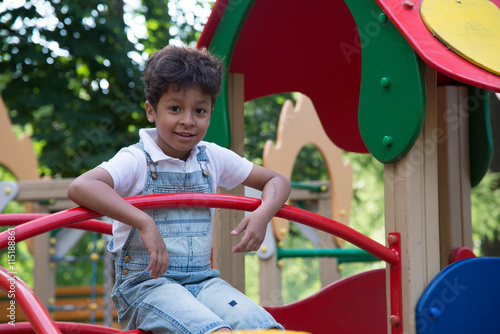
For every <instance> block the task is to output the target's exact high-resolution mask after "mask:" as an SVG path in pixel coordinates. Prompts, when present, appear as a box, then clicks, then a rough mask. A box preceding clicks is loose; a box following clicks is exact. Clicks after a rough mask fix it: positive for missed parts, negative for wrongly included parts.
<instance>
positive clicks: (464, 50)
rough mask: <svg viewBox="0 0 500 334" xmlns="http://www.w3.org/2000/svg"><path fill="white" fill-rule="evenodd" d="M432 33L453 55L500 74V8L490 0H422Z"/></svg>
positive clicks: (425, 20) (421, 9)
mask: <svg viewBox="0 0 500 334" xmlns="http://www.w3.org/2000/svg"><path fill="white" fill-rule="evenodd" d="M420 14H421V15H422V19H423V20H424V22H425V24H426V26H427V27H428V28H429V30H430V31H431V32H432V33H433V34H434V35H435V36H436V38H438V39H439V40H440V41H441V42H442V43H443V44H445V45H446V46H447V47H449V48H450V49H451V50H452V51H453V52H455V53H457V54H458V55H460V56H461V57H463V58H465V59H467V60H468V61H470V62H471V63H473V64H475V65H477V66H479V67H481V68H483V69H484V70H486V71H488V72H491V73H494V74H496V75H500V56H499V55H500V9H499V8H498V6H497V5H496V4H494V3H492V2H491V1H488V0H423V1H422V3H421V6H420Z"/></svg>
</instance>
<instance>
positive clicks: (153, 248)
mask: <svg viewBox="0 0 500 334" xmlns="http://www.w3.org/2000/svg"><path fill="white" fill-rule="evenodd" d="M139 236H140V237H141V239H142V242H143V243H144V245H145V246H146V249H147V250H148V253H149V257H150V261H149V265H148V268H147V271H148V272H149V276H151V277H154V278H155V279H157V278H159V277H160V276H161V275H163V274H165V273H166V272H167V269H168V263H169V261H170V259H169V256H168V251H167V247H166V246H165V242H164V241H163V238H162V236H161V233H160V231H159V230H158V227H157V226H156V224H154V222H153V224H147V225H146V226H145V227H144V228H142V229H139Z"/></svg>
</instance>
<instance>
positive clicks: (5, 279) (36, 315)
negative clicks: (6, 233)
mask: <svg viewBox="0 0 500 334" xmlns="http://www.w3.org/2000/svg"><path fill="white" fill-rule="evenodd" d="M13 282H14V284H15V285H14V286H15V289H11V285H12V283H13ZM0 288H1V289H2V290H3V291H5V292H6V293H7V295H9V294H11V293H13V294H14V296H12V298H11V300H15V301H16V303H19V305H20V306H21V308H22V309H23V311H24V313H25V314H26V317H28V319H29V320H30V322H31V325H32V327H33V328H34V329H35V331H36V333H38V334H55V333H61V331H60V330H59V329H58V328H57V326H56V325H55V323H54V321H53V320H52V319H51V318H50V316H49V313H48V312H47V310H46V309H45V307H43V305H42V304H41V303H40V301H39V300H38V298H37V297H36V296H35V294H34V293H33V291H32V290H31V289H30V288H29V287H28V286H27V285H26V284H25V283H24V282H23V281H22V280H21V279H20V278H19V277H16V276H14V275H13V274H12V273H10V272H9V271H8V270H6V269H5V268H3V267H1V266H0ZM9 298H10V296H9ZM16 325H17V323H16ZM12 328H15V327H14V326H13V327H12ZM9 333H12V332H11V331H9Z"/></svg>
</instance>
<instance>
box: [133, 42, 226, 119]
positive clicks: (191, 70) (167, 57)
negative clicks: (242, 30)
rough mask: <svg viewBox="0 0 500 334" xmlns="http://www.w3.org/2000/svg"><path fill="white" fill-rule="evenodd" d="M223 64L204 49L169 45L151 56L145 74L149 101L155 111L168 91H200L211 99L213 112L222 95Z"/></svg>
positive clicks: (145, 91) (144, 79) (146, 92)
mask: <svg viewBox="0 0 500 334" xmlns="http://www.w3.org/2000/svg"><path fill="white" fill-rule="evenodd" d="M222 70H223V64H222V62H221V61H220V59H218V58H217V57H215V56H214V55H212V54H211V53H209V52H208V51H207V50H206V49H205V48H201V49H195V48H190V47H184V46H174V45H168V46H166V47H165V48H163V49H161V50H158V51H156V52H155V53H153V54H152V55H151V57H150V58H149V59H148V61H147V63H146V67H145V69H144V71H143V78H142V79H143V81H144V85H145V86H146V88H145V89H144V93H145V94H146V99H147V100H148V101H149V103H151V105H152V106H153V108H154V109H155V110H156V106H157V104H158V101H159V100H160V98H161V96H162V95H163V94H164V93H166V92H168V91H169V89H173V90H174V91H178V90H181V89H187V88H194V87H196V88H198V89H200V90H201V92H202V93H203V94H206V95H209V96H211V98H212V108H213V107H214V105H215V101H216V99H217V96H218V95H219V92H220V87H221V77H222Z"/></svg>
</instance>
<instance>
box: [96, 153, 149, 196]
mask: <svg viewBox="0 0 500 334" xmlns="http://www.w3.org/2000/svg"><path fill="white" fill-rule="evenodd" d="M98 167H100V168H103V169H105V170H106V171H107V172H108V173H109V174H110V175H111V178H112V179H113V189H114V190H115V191H116V192H117V193H118V194H119V195H120V196H122V197H127V196H137V195H141V194H142V190H143V188H144V182H145V180H146V159H145V157H144V153H142V152H141V150H139V149H137V148H135V147H126V148H123V149H121V150H120V151H119V152H118V153H117V154H116V155H115V156H114V157H113V158H111V159H110V160H109V161H106V162H103V163H102V164H100V165H99V166H98Z"/></svg>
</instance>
